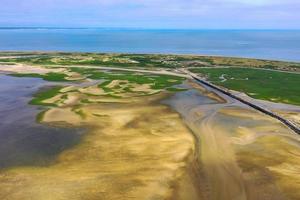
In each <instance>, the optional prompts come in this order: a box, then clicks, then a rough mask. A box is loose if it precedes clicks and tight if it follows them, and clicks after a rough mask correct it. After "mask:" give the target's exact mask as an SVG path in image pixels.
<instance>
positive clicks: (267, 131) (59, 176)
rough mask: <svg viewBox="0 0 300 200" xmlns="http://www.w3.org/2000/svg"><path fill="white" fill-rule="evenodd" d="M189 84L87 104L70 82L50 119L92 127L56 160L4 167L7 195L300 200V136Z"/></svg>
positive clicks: (1, 181) (7, 199)
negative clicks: (171, 90)
mask: <svg viewBox="0 0 300 200" xmlns="http://www.w3.org/2000/svg"><path fill="white" fill-rule="evenodd" d="M74 87H77V86H74ZM90 87H93V85H91V86H90ZM185 87H186V88H188V90H187V91H184V92H178V93H175V94H171V93H168V92H161V93H159V94H154V95H149V96H142V97H130V98H129V97H126V98H124V99H126V101H124V99H115V100H114V101H111V99H110V98H104V97H101V96H93V97H90V98H91V99H93V100H94V101H92V103H84V104H82V103H80V102H81V100H82V99H83V98H86V96H84V94H82V93H78V92H73V91H72V90H71V91H68V90H67V89H65V90H64V92H66V94H67V95H68V98H67V99H64V101H61V104H60V105H59V106H58V107H56V108H51V109H49V110H48V111H47V112H46V113H45V114H44V116H43V120H42V123H44V124H51V125H52V126H57V127H64V126H73V127H76V126H78V127H88V128H89V131H88V132H87V133H86V134H84V135H83V137H82V138H81V141H80V143H78V144H77V145H76V146H74V147H72V148H70V149H67V150H65V151H63V152H61V153H60V154H58V156H57V157H56V159H55V160H54V162H52V163H51V164H50V165H47V166H43V167H41V166H34V165H32V166H15V167H10V168H8V169H5V170H1V171H0V199H3V200H21V199H22V200H27V199H28V200H29V199H30V200H31V199H33V200H35V199H36V200H40V199H45V200H52V199H55V200H56V199H61V200H64V199H66V200H67V199H74V200H77V199H78V200H79V199H80V200H81V199H87V200H93V199H95V200H96V199H97V200H98V199H151V200H152V199H174V200H194V199H195V200H243V199H245V200H246V199H247V200H248V199H249V200H260V199H261V200H274V199H275V200H276V199H279V200H281V199H295V200H296V199H300V192H299V191H300V181H299V180H300V177H299V174H300V168H299V166H300V159H299V158H300V141H299V136H297V135H295V134H293V133H292V132H291V131H290V130H289V129H287V128H286V127H285V126H283V125H282V124H280V123H279V122H277V121H276V120H274V119H272V118H270V117H268V116H265V115H263V114H261V113H258V112H256V111H254V110H251V109H249V108H247V107H245V106H243V105H241V104H239V103H238V102H235V101H234V100H232V99H227V98H226V97H224V96H221V95H220V94H217V93H214V92H213V91H207V90H206V89H205V88H203V87H201V86H199V85H197V84H195V83H194V82H187V83H186V84H185ZM57 98H58V99H59V98H61V97H57ZM52 100H53V99H52ZM53 101H57V99H55V98H54V100H53ZM104 102H105V103H104Z"/></svg>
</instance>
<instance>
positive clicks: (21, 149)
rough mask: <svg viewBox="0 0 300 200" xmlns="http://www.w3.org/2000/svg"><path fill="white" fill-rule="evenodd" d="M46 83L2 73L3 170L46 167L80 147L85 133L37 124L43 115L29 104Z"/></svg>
mask: <svg viewBox="0 0 300 200" xmlns="http://www.w3.org/2000/svg"><path fill="white" fill-rule="evenodd" d="M45 84H46V82H45V81H43V80H41V79H37V78H16V77H10V76H5V75H1V74H0V119H1V120H0V169H1V168H3V167H10V166H16V165H46V164H49V162H51V161H52V159H53V158H55V156H56V155H57V154H59V153H60V152H62V151H63V150H65V149H66V148H70V147H71V146H73V145H74V144H77V143H78V142H79V140H80V135H81V132H82V130H76V129H66V128H55V127H48V126H45V125H41V124H38V123H36V121H35V119H36V115H37V114H38V113H39V112H40V111H39V110H38V109H37V106H30V105H28V102H29V101H30V99H31V96H32V94H33V93H34V92H36V91H38V89H39V88H41V87H42V86H44V85H45Z"/></svg>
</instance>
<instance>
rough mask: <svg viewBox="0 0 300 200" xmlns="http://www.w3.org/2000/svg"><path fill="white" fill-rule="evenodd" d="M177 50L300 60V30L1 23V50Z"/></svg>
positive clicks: (155, 51)
mask: <svg viewBox="0 0 300 200" xmlns="http://www.w3.org/2000/svg"><path fill="white" fill-rule="evenodd" d="M23 50H26V51H28V50H30V51H32V50H34V51H75V52H121V53H175V54H201V55H219V56H234V57H250V58H263V59H274V60H286V61H300V30H144V29H100V28H99V29H96V28H86V29H85V28H83V29H61V28H60V29H55V28H0V51H23Z"/></svg>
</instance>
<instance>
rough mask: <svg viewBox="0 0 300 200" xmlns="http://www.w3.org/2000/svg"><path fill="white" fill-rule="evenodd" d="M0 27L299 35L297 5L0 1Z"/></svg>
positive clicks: (265, 0)
mask: <svg viewBox="0 0 300 200" xmlns="http://www.w3.org/2000/svg"><path fill="white" fill-rule="evenodd" d="M0 26H55V27H58V26H59V27H142V28H196V29H197V28H200V29H201V28H207V29H214V28H219V29H224V28H225V29H236V28H237V29H243V28H247V29H300V1H299V0H1V6H0Z"/></svg>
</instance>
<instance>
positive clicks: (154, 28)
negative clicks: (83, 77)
mask: <svg viewBox="0 0 300 200" xmlns="http://www.w3.org/2000/svg"><path fill="white" fill-rule="evenodd" d="M13 29H15V30H17V29H28V30H30V29H32V30H33V29H53V30H55V29H57V30H62V29H70V30H72V29H73V30H75V29H103V30H105V29H107V30H229V31H230V30H232V31H234V30H237V31H238V30H248V31H251V30H253V31H260V30H261V31H277V30H278V31H281V30H282V31H285V30H288V31H300V28H180V27H179V28H159V27H75V26H74V27H70V26H66V27H60V26H0V30H13Z"/></svg>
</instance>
